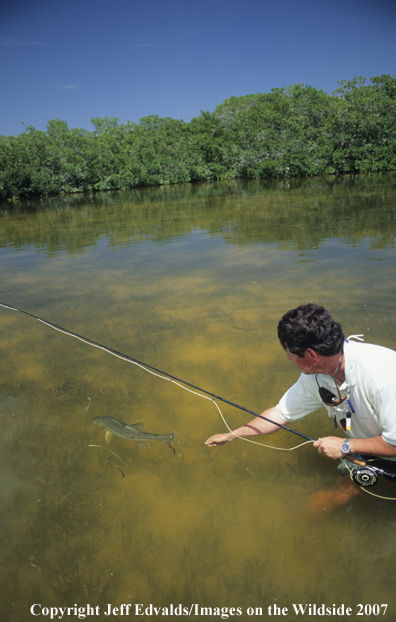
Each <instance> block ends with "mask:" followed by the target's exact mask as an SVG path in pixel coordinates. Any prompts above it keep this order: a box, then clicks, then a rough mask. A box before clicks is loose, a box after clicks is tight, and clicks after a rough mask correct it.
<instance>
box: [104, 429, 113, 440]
mask: <svg viewBox="0 0 396 622" xmlns="http://www.w3.org/2000/svg"><path fill="white" fill-rule="evenodd" d="M112 436H113V435H112V433H111V432H106V434H105V440H106V443H110V441H111V437H112Z"/></svg>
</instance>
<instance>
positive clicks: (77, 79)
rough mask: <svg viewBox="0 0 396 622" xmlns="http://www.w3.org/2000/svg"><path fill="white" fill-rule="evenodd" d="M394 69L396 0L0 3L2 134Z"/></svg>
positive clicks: (175, 110)
mask: <svg viewBox="0 0 396 622" xmlns="http://www.w3.org/2000/svg"><path fill="white" fill-rule="evenodd" d="M382 74H391V75H393V76H395V75H396V0H227V1H226V0H194V1H191V0H0V81H1V82H0V85H1V86H0V88H1V100H0V101H1V104H0V134H1V135H15V136H16V135H18V134H20V133H21V132H23V131H24V126H23V125H21V124H22V123H24V124H25V125H32V126H34V127H35V128H37V129H40V130H45V129H46V126H47V123H48V121H49V120H51V119H57V118H58V119H61V120H62V121H66V122H67V124H68V126H69V128H75V127H77V128H86V129H88V130H90V131H91V130H93V126H92V124H91V123H90V119H91V118H92V117H99V118H104V117H106V116H107V117H116V118H118V119H119V120H120V122H122V121H134V122H135V123H138V122H139V120H140V119H141V118H142V117H145V116H148V115H151V114H158V115H159V116H160V117H172V118H173V119H183V120H184V121H186V122H188V121H190V120H191V119H192V118H193V117H197V116H199V114H200V112H201V110H209V111H210V112H213V111H214V110H215V108H216V106H218V105H219V104H221V103H222V102H223V101H224V100H225V99H228V98H229V97H231V96H237V97H239V96H241V95H248V94H250V93H266V92H268V91H270V90H271V89H272V88H280V87H285V86H290V85H291V84H295V83H303V84H308V85H311V86H313V87H316V88H317V89H323V90H324V91H325V92H327V93H332V92H333V91H334V89H335V88H337V83H338V81H341V80H348V79H350V78H352V77H353V76H355V75H356V76H364V77H365V78H367V81H368V82H369V79H370V78H371V77H373V76H378V75H382Z"/></svg>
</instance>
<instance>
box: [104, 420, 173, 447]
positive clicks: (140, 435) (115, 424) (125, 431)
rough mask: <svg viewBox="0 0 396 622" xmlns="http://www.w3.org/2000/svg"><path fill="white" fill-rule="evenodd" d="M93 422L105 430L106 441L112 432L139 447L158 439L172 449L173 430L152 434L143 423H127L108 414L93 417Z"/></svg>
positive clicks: (108, 440)
mask: <svg viewBox="0 0 396 622" xmlns="http://www.w3.org/2000/svg"><path fill="white" fill-rule="evenodd" d="M94 422H95V423H96V425H98V426H99V427H101V428H105V430H107V431H106V435H105V439H106V442H107V443H109V442H110V439H111V437H112V436H113V434H114V435H115V436H121V438H127V439H129V440H131V441H133V442H134V443H137V444H138V445H140V446H141V447H147V442H148V441H159V442H160V443H167V445H169V447H170V448H171V449H173V447H171V442H172V440H173V439H174V437H175V435H174V433H173V432H172V433H171V434H152V433H151V432H146V430H145V429H144V424H143V423H132V424H129V423H125V421H120V420H119V419H116V418H115V417H111V416H110V415H104V416H103V417H95V419H94ZM173 451H174V449H173Z"/></svg>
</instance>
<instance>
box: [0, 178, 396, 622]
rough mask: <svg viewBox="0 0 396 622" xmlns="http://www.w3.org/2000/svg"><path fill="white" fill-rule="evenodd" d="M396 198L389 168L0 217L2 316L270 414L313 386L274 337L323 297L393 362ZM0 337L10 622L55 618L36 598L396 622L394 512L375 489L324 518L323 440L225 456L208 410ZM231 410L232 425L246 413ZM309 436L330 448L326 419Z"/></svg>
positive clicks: (15, 332)
mask: <svg viewBox="0 0 396 622" xmlns="http://www.w3.org/2000/svg"><path fill="white" fill-rule="evenodd" d="M395 198H396V176H395V175H382V176H359V177H343V178H339V179H319V180H318V179H316V180H307V181H292V182H279V183H278V182H274V183H268V184H267V183H258V182H248V183H245V182H232V183H221V184H208V185H206V184H200V185H188V186H178V187H171V188H166V189H162V188H160V189H147V190H136V191H132V192H122V193H106V194H96V195H90V196H85V195H84V196H79V197H63V198H57V199H51V200H44V199H43V200H41V201H36V202H33V201H31V202H25V203H21V204H20V205H19V206H18V205H17V206H14V207H10V206H8V205H3V206H2V210H1V211H0V277H1V281H0V301H1V302H4V303H6V304H9V305H11V306H14V307H17V308H20V309H23V310H25V311H27V312H29V313H32V314H34V315H36V316H38V317H40V318H44V319H46V320H49V321H50V322H53V323H54V324H56V325H58V326H60V327H64V328H66V329H68V330H70V331H73V332H75V333H78V334H80V335H84V336H86V337H88V338H89V339H92V340H94V341H96V342H99V343H101V344H105V345H106V346H108V347H110V348H112V349H114V350H116V351H118V352H122V353H125V354H127V355H129V356H130V357H133V358H135V359H138V360H139V361H143V362H146V363H148V364H149V365H152V366H154V367H155V368H158V369H161V370H164V371H166V372H168V373H170V374H172V375H175V376H177V377H180V378H182V379H184V380H187V381H188V382H190V383H192V384H194V385H198V386H200V387H203V388H204V389H206V390H208V391H210V392H213V393H215V394H217V395H220V396H223V397H225V398H227V399H228V400H231V401H233V402H236V403H238V404H242V405H243V406H245V407H246V408H249V409H251V410H253V411H255V412H261V411H262V410H264V409H265V408H267V407H269V406H272V405H274V404H276V403H277V401H278V399H279V398H280V396H281V395H282V394H283V392H284V391H285V390H286V389H287V388H288V387H289V386H290V384H291V383H293V382H294V381H295V380H296V378H297V373H298V372H297V370H296V368H295V367H293V366H292V365H291V364H290V363H289V362H288V361H287V359H286V357H285V355H284V353H283V352H282V350H281V348H280V346H279V344H278V343H277V338H276V325H277V322H278V320H279V319H280V317H281V315H282V314H283V313H284V312H285V311H287V310H288V309H289V308H291V307H293V306H296V305H299V304H301V303H306V302H318V303H320V304H322V305H324V306H325V307H326V308H328V309H329V311H330V312H331V313H332V314H333V316H334V317H335V319H336V320H338V321H340V322H341V323H342V325H343V328H344V331H345V333H346V334H356V333H364V336H365V339H366V341H371V342H373V343H378V344H381V345H387V346H389V347H392V348H396V324H395V322H396V312H395V309H396V306H395V302H396V301H395V298H396V292H395V286H394V282H395V268H396V252H395V231H396V227H395V220H396V213H395V210H394V205H395ZM0 329H1V342H2V348H1V351H0V361H1V370H2V371H1V376H0V406H1V408H0V431H1V434H0V446H1V447H0V449H1V451H0V463H1V471H2V477H1V480H0V495H1V501H2V530H1V539H2V556H1V564H0V576H1V586H2V587H1V590H2V597H1V600H0V602H1V605H0V609H1V611H2V619H4V620H7V621H8V620H9V621H10V622H14V621H18V622H19V621H21V622H22V621H23V622H25V621H26V620H29V619H43V618H44V616H41V617H35V616H33V615H31V613H30V607H31V606H32V605H33V604H39V605H40V606H42V607H74V606H77V607H86V606H87V604H90V605H91V606H92V607H94V608H95V607H99V609H98V610H97V611H98V612H99V614H98V615H96V614H95V616H94V617H93V616H92V617H91V618H88V619H97V620H100V621H102V620H103V621H104V620H109V619H114V620H116V619H120V616H117V615H110V616H106V615H105V611H107V605H108V604H109V603H110V604H112V606H114V607H119V606H120V605H121V604H131V605H132V609H131V615H132V613H134V612H135V610H134V606H135V604H144V608H145V607H148V606H149V605H150V604H152V605H154V606H156V607H169V606H170V604H173V605H174V607H176V606H177V605H179V604H181V605H182V606H185V607H188V608H190V607H191V606H192V605H194V604H197V606H199V607H207V608H209V607H212V608H215V607H228V608H231V607H235V608H237V607H239V608H241V610H242V616H238V619H243V620H247V619H252V618H254V617H260V616H259V615H258V613H259V609H257V615H248V608H249V607H251V608H253V610H254V609H255V608H260V607H261V608H262V610H263V616H261V617H263V618H265V617H266V616H267V613H268V609H267V608H268V606H270V605H271V606H273V605H274V604H277V605H278V606H279V607H282V608H283V607H286V608H288V610H289V616H288V617H287V618H286V619H294V617H293V615H294V614H293V604H295V603H316V604H317V605H318V606H319V605H321V604H322V603H325V604H326V605H327V606H332V605H333V604H336V605H337V606H339V605H340V604H343V603H344V604H345V606H350V607H352V608H353V612H354V616H356V615H357V613H358V611H359V609H358V608H357V607H358V605H359V604H363V605H366V604H369V605H370V607H372V606H373V605H374V604H376V603H379V604H381V603H386V604H388V605H389V606H388V610H387V613H386V615H385V616H383V615H382V612H383V610H381V616H380V617H381V619H393V617H394V612H395V610H396V597H395V595H394V590H393V588H392V579H393V577H394V567H395V563H394V562H395V550H396V534H395V529H394V527H395V525H394V512H395V507H396V506H395V502H392V501H386V500H383V499H380V498H378V497H373V496H370V495H368V494H365V493H364V492H363V493H361V494H359V495H358V496H357V497H355V498H353V499H352V500H351V501H350V502H346V503H345V504H344V505H342V506H340V507H339V508H337V509H335V510H333V511H331V512H327V511H326V510H325V509H323V511H321V513H320V514H319V515H308V514H307V507H308V504H309V499H310V498H311V496H312V495H313V494H315V493H317V492H318V491H320V490H327V489H330V488H332V487H333V486H335V485H337V482H338V479H337V473H336V468H335V464H334V463H333V462H332V461H330V460H327V459H324V458H323V457H321V456H318V455H317V453H316V452H315V451H314V450H313V449H312V447H311V446H310V445H308V446H304V447H301V448H299V449H296V450H294V451H279V450H278V449H276V448H279V447H281V448H290V447H293V446H294V445H296V444H298V443H299V442H300V440H299V439H298V438H297V437H295V436H293V435H291V434H290V433H287V432H284V431H282V432H279V433H278V434H276V435H274V436H272V437H271V438H269V439H265V443H266V444H269V445H272V446H274V448H267V447H260V446H257V445H254V444H250V443H247V442H244V441H239V440H237V441H235V442H234V443H230V444H228V445H227V446H224V447H222V448H219V449H210V448H208V447H206V446H205V445H204V441H205V439H206V438H207V437H208V436H210V435H211V434H214V433H216V432H221V431H223V430H225V425H224V423H223V421H222V419H221V417H220V414H219V412H218V410H217V409H216V407H215V405H214V404H213V403H211V401H210V400H207V399H202V398H200V397H198V396H196V395H194V394H191V393H189V392H187V391H184V390H183V389H181V388H179V387H177V386H175V385H174V384H172V383H170V382H169V381H166V380H163V379H160V378H158V377H155V376H153V375H150V374H148V373H147V372H146V371H144V370H142V369H141V368H139V367H136V366H134V365H133V364H131V363H128V362H126V361H123V360H121V359H118V358H116V357H114V356H111V355H110V354H108V353H106V352H105V351H103V350H100V349H97V348H93V347H90V346H89V345H87V344H85V343H83V342H81V341H78V340H77V339H74V338H72V337H70V336H67V335H65V334H63V333H60V332H58V331H55V330H54V329H52V328H50V327H48V326H46V325H44V324H42V323H40V322H38V321H37V320H35V319H33V318H31V317H29V316H26V315H23V314H21V313H18V312H15V311H11V310H7V309H4V308H1V307H0ZM219 406H220V408H221V411H222V413H223V415H224V417H225V419H226V421H227V422H228V424H229V425H230V426H231V427H236V426H238V425H240V424H242V423H244V422H245V421H246V420H247V418H248V416H247V415H246V414H244V413H243V412H241V411H240V410H238V409H236V408H233V407H231V406H228V405H225V404H222V403H220V402H219ZM103 415H112V416H114V417H117V418H119V419H122V420H124V421H127V422H128V423H135V422H144V424H145V427H146V429H147V430H148V431H150V432H155V433H170V432H174V433H175V435H176V441H175V442H174V448H175V454H174V453H173V451H172V450H170V449H169V447H167V445H163V444H152V445H151V446H150V447H147V448H142V447H140V446H138V445H136V444H134V443H132V442H131V441H127V440H123V439H121V438H113V439H112V441H111V443H110V444H109V445H107V444H106V442H105V439H104V430H103V429H101V428H98V427H97V426H96V425H95V424H94V422H93V420H94V418H95V417H98V416H103ZM296 429H298V430H300V431H302V432H303V433H304V434H307V435H309V436H312V437H313V438H317V437H318V436H323V435H325V434H334V430H333V428H332V426H331V421H330V420H329V419H328V418H327V416H326V413H325V411H324V410H323V411H320V412H318V413H316V414H314V415H312V416H310V417H309V418H307V419H306V420H305V421H303V422H299V423H298V424H297V425H296ZM336 433H337V434H340V432H339V431H338V432H336ZM275 447H276V448H275ZM109 450H110V451H109ZM371 490H372V492H375V493H376V494H377V495H381V496H388V497H389V496H392V497H396V489H395V487H394V486H392V484H389V483H386V482H385V483H384V482H381V483H380V484H378V485H377V486H376V487H375V488H373V489H371ZM41 611H42V610H41V609H39V608H37V609H35V612H36V613H39V612H41ZM194 611H195V610H194ZM366 611H367V612H368V613H370V611H374V610H371V609H367V610H366ZM205 613H209V610H208V611H206V612H205ZM212 613H213V615H212V616H211V615H205V616H204V615H203V616H202V619H205V620H210V619H220V618H221V616H219V615H215V613H216V612H215V610H213V612H212ZM217 613H218V612H217ZM392 616H393V617H392ZM47 617H48V616H47ZM132 617H133V616H132ZM138 617H141V616H138ZM146 617H148V616H146ZM152 617H155V616H154V615H153V616H152ZM194 617H195V618H196V619H200V617H199V612H198V615H195V616H194ZM299 617H301V616H299ZM371 617H373V619H374V617H376V616H365V619H367V618H371ZM170 618H171V619H180V616H177V615H176V614H175V613H174V614H173V616H172V615H171V616H168V619H170ZM311 618H312V616H311ZM48 619H49V617H48ZM68 619H77V617H76V616H75V615H74V617H73V616H72V615H71V616H69V618H68ZM124 619H125V617H124ZM339 619H340V618H339ZM357 619H360V618H357Z"/></svg>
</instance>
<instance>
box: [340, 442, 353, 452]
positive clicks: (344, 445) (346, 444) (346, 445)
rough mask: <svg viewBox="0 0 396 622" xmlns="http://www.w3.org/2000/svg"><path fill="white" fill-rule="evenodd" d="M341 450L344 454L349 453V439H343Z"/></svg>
mask: <svg viewBox="0 0 396 622" xmlns="http://www.w3.org/2000/svg"><path fill="white" fill-rule="evenodd" d="M341 451H342V452H343V453H344V454H347V453H349V452H350V451H351V447H350V445H349V441H344V442H343V443H342V445H341Z"/></svg>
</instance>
